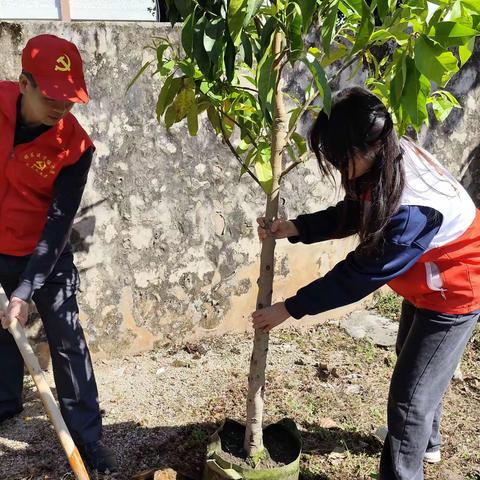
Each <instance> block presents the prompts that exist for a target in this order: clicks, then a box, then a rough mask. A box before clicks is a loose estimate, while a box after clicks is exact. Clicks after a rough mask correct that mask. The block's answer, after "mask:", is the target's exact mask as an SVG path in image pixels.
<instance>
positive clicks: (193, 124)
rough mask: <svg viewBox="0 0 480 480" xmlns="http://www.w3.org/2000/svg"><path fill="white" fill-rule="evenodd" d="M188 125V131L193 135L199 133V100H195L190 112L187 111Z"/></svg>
mask: <svg viewBox="0 0 480 480" xmlns="http://www.w3.org/2000/svg"><path fill="white" fill-rule="evenodd" d="M187 125H188V132H189V133H190V135H192V136H193V137H194V136H195V135H196V134H197V133H198V112H197V102H196V101H195V95H194V101H193V103H192V104H191V106H190V108H189V110H188V112H187Z"/></svg>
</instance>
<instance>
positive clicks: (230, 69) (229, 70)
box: [224, 37, 236, 82]
mask: <svg viewBox="0 0 480 480" xmlns="http://www.w3.org/2000/svg"><path fill="white" fill-rule="evenodd" d="M235 55H236V49H235V45H234V44H233V42H232V39H231V38H230V37H227V46H226V48H225V56H224V62H225V74H226V76H227V80H228V81H229V82H231V81H232V80H233V77H234V76H235Z"/></svg>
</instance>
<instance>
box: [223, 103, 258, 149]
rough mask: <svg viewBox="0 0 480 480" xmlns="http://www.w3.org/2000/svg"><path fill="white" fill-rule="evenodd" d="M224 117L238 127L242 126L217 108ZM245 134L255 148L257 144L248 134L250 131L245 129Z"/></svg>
mask: <svg viewBox="0 0 480 480" xmlns="http://www.w3.org/2000/svg"><path fill="white" fill-rule="evenodd" d="M218 111H219V112H220V113H221V114H222V115H223V116H224V117H227V118H228V119H229V120H230V121H231V122H233V123H234V124H235V125H236V126H237V127H238V128H240V129H242V126H241V125H240V124H239V123H238V122H237V121H236V120H235V119H234V118H232V117H231V116H230V115H229V114H228V113H226V112H224V111H223V110H222V109H219V110H218ZM246 132H247V136H248V138H249V139H250V141H251V142H252V145H253V146H254V147H255V148H258V145H257V144H256V142H255V139H254V138H253V137H252V136H251V135H250V132H249V131H248V130H247V131H246Z"/></svg>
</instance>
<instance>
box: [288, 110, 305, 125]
mask: <svg viewBox="0 0 480 480" xmlns="http://www.w3.org/2000/svg"><path fill="white" fill-rule="evenodd" d="M301 111H302V107H298V108H294V109H293V110H292V111H291V112H290V119H289V121H288V130H291V129H292V128H293V126H294V125H295V124H296V123H297V120H298V116H299V115H300V112H301Z"/></svg>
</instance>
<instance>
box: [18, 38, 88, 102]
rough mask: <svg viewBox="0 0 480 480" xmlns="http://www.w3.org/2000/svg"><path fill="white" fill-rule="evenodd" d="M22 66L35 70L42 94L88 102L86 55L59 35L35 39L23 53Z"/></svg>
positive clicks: (29, 70) (31, 70)
mask: <svg viewBox="0 0 480 480" xmlns="http://www.w3.org/2000/svg"><path fill="white" fill-rule="evenodd" d="M22 69H23V70H24V71H25V72H28V73H31V74H32V76H33V79H34V80H35V83H36V84H37V86H38V88H39V89H40V91H41V92H42V95H45V96H46V97H49V98H53V99H54V100H69V101H70V102H76V103H87V102H88V93H87V87H86V86H85V80H84V78H83V66H82V57H80V53H79V51H78V49H77V47H76V46H75V45H74V44H73V43H71V42H69V41H67V40H65V39H63V38H60V37H56V36H55V35H38V36H37V37H33V38H31V39H30V40H29V41H28V42H27V44H26V45H25V48H24V49H23V52H22Z"/></svg>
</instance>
